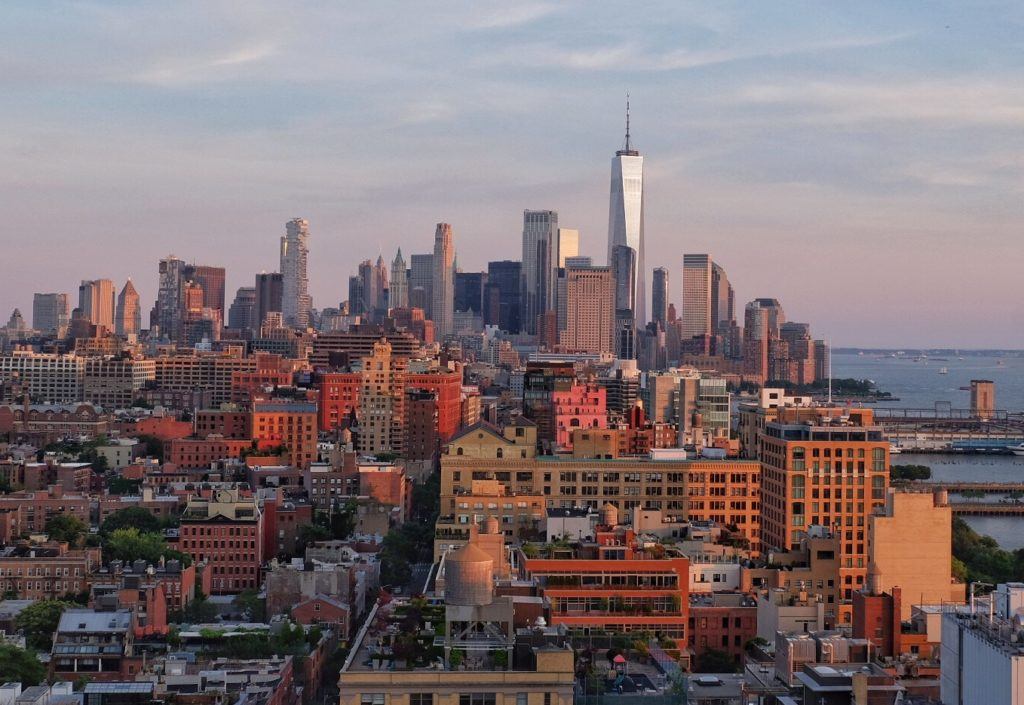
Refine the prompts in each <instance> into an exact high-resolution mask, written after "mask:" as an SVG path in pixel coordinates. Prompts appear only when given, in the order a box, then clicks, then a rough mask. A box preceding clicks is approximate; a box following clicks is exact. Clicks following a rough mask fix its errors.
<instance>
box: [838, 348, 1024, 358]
mask: <svg viewBox="0 0 1024 705" xmlns="http://www.w3.org/2000/svg"><path fill="white" fill-rule="evenodd" d="M832 353H833V354H837V355H857V354H860V353H864V354H865V355H892V354H893V353H902V355H900V357H914V356H916V355H928V356H933V355H944V356H949V355H953V356H956V355H962V356H967V355H969V356H971V357H999V356H1001V355H1002V356H1009V357H1024V350H1019V349H1000V348H991V349H984V348H982V349H965V348H832Z"/></svg>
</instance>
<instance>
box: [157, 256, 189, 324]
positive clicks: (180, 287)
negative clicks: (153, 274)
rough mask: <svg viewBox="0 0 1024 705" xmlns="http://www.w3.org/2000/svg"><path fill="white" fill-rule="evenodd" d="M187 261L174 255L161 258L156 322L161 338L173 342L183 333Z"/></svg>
mask: <svg viewBox="0 0 1024 705" xmlns="http://www.w3.org/2000/svg"><path fill="white" fill-rule="evenodd" d="M185 267H186V265H185V262H184V261H183V260H180V259H178V258H177V257H175V256H174V255H168V256H167V257H165V258H164V259H162V260H160V281H159V284H158V288H157V295H156V309H155V311H156V316H155V317H154V321H153V322H154V323H155V324H156V326H157V328H158V329H159V332H160V337H161V338H166V339H167V340H170V341H172V342H174V341H177V340H180V339H181V335H182V331H183V329H182V316H181V312H182V308H183V300H182V296H183V292H184V286H185V281H186V275H185Z"/></svg>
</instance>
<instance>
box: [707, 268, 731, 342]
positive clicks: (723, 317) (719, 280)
mask: <svg viewBox="0 0 1024 705" xmlns="http://www.w3.org/2000/svg"><path fill="white" fill-rule="evenodd" d="M735 320H736V294H735V292H734V291H733V289H732V284H730V283H729V277H727V276H726V275H725V270H724V269H722V267H721V265H718V264H715V263H712V264H711V328H712V332H714V333H725V332H726V331H727V330H728V329H729V324H731V323H732V322H733V321H735Z"/></svg>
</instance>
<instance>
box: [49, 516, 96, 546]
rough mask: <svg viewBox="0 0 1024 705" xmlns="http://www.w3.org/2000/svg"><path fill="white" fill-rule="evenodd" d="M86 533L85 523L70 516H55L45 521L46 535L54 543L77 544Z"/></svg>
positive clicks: (87, 529)
mask: <svg viewBox="0 0 1024 705" xmlns="http://www.w3.org/2000/svg"><path fill="white" fill-rule="evenodd" d="M88 531H89V527H88V526H86V524H85V522H84V521H82V520H81V519H79V518H78V517H76V516H74V515H71V514H57V515H54V516H52V517H50V518H49V519H48V520H47V521H46V533H47V534H48V535H49V537H50V538H51V539H53V540H54V541H66V542H67V543H69V544H77V543H78V542H79V540H80V539H81V538H82V537H84V536H85V534H86V533H88Z"/></svg>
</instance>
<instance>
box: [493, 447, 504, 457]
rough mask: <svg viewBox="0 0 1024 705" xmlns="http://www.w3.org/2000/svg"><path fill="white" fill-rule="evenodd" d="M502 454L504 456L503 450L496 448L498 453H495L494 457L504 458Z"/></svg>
mask: <svg viewBox="0 0 1024 705" xmlns="http://www.w3.org/2000/svg"><path fill="white" fill-rule="evenodd" d="M504 454H505V451H504V450H503V449H502V448H498V451H497V453H496V454H495V457H496V458H501V457H503V456H504Z"/></svg>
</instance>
